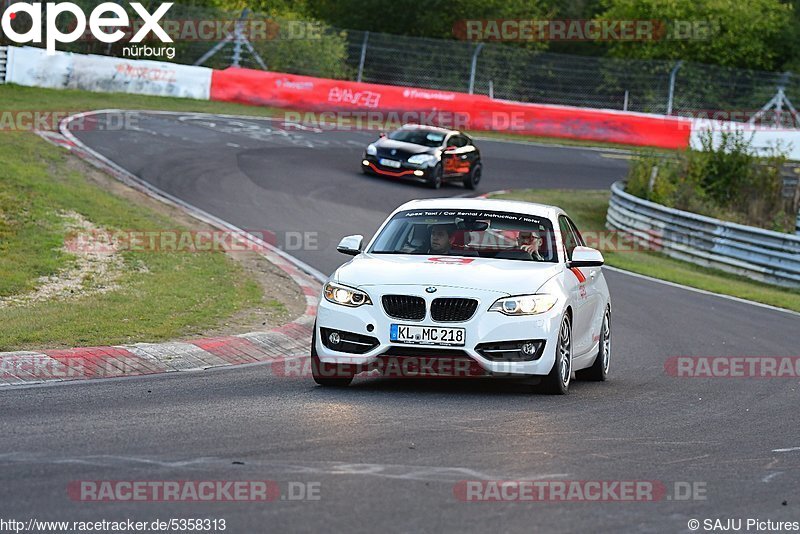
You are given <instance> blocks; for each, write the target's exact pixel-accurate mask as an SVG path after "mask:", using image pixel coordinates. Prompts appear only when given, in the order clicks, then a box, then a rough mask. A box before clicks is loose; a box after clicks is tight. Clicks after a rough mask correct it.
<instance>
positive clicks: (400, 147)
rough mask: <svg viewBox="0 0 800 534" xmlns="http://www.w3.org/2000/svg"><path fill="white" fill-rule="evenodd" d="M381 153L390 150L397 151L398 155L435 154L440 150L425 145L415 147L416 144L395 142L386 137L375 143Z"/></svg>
mask: <svg viewBox="0 0 800 534" xmlns="http://www.w3.org/2000/svg"><path fill="white" fill-rule="evenodd" d="M373 144H374V145H375V148H377V149H378V151H379V152H388V151H390V150H393V149H394V150H397V152H398V154H404V155H405V154H409V155H412V154H433V153H434V152H436V150H438V148H437V147H429V146H424V145H415V144H414V143H406V142H405V141H395V140H393V139H389V138H388V137H384V138H382V139H379V140H377V141H375V142H374V143H373Z"/></svg>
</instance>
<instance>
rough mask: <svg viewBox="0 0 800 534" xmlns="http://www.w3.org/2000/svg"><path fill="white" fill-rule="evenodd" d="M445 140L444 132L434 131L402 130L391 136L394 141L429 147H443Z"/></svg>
mask: <svg viewBox="0 0 800 534" xmlns="http://www.w3.org/2000/svg"><path fill="white" fill-rule="evenodd" d="M444 138H445V134H444V133H443V132H436V131H432V130H417V129H414V130H410V129H400V130H397V131H394V132H392V133H390V134H389V139H392V140H394V141H403V142H405V143H413V144H415V145H422V146H429V147H435V146H441V145H442V143H443V142H444Z"/></svg>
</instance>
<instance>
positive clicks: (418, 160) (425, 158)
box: [408, 154, 436, 165]
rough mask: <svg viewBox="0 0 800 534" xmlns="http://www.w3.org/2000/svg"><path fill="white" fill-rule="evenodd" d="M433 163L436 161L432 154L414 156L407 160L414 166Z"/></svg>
mask: <svg viewBox="0 0 800 534" xmlns="http://www.w3.org/2000/svg"><path fill="white" fill-rule="evenodd" d="M434 161H436V156H434V155H432V154H417V155H416V156H411V157H410V158H408V162H409V163H413V164H414V165H425V164H426V163H433V162H434Z"/></svg>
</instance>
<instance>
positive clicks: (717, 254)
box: [606, 182, 800, 287]
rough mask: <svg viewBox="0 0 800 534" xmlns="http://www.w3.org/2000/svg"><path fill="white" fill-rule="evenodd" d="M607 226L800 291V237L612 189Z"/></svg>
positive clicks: (620, 186) (667, 250)
mask: <svg viewBox="0 0 800 534" xmlns="http://www.w3.org/2000/svg"><path fill="white" fill-rule="evenodd" d="M606 226H607V227H608V228H609V229H610V230H617V231H621V232H625V233H627V234H630V235H631V236H632V238H633V239H634V240H635V241H636V242H637V243H638V244H639V245H642V246H645V247H649V248H653V249H656V250H660V251H661V252H663V253H664V254H666V255H668V256H671V257H673V258H677V259H681V260H684V261H688V262H691V263H695V264H697V265H702V266H704V267H714V268H716V269H721V270H723V271H727V272H731V273H734V274H739V275H742V276H746V277H748V278H752V279H754V280H757V281H760V282H765V283H768V284H775V285H781V286H786V287H800V236H796V235H791V234H782V233H780V232H771V231H769V230H762V229H761V228H754V227H751V226H744V225H741V224H735V223H729V222H725V221H720V220H718V219H713V218H711V217H705V216H703V215H697V214H694V213H689V212H686V211H681V210H676V209H673V208H668V207H666V206H662V205H660V204H656V203H654V202H650V201H647V200H644V199H641V198H638V197H635V196H633V195H631V194H628V193H626V192H625V189H624V182H616V183H614V184H613V185H612V186H611V200H610V201H609V205H608V214H607V215H606Z"/></svg>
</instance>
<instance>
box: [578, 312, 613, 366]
mask: <svg viewBox="0 0 800 534" xmlns="http://www.w3.org/2000/svg"><path fill="white" fill-rule="evenodd" d="M610 365H611V308H606V313H605V315H604V316H603V325H602V326H601V327H600V348H599V349H598V351H597V356H596V357H595V359H594V363H593V364H592V366H591V367H589V368H587V369H582V370H580V371H578V372H576V373H575V378H579V379H581V380H589V381H592V382H605V381H606V380H608V369H609V366H610Z"/></svg>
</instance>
